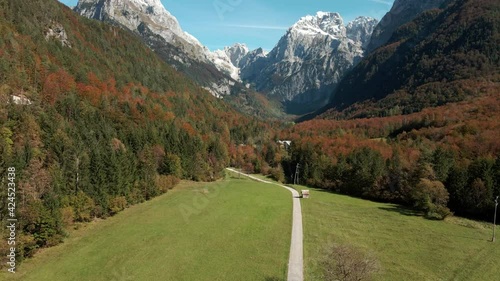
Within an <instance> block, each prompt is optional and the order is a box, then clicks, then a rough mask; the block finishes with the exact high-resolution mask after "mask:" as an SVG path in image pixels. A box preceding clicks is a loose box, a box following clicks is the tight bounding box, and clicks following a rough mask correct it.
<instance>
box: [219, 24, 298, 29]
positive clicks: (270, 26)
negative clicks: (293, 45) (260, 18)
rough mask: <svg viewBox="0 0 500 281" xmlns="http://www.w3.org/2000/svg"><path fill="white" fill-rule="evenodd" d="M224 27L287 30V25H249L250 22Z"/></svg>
mask: <svg viewBox="0 0 500 281" xmlns="http://www.w3.org/2000/svg"><path fill="white" fill-rule="evenodd" d="M223 26H224V27H236V28H249V29H272V30H287V29H288V27H285V26H275V25H249V24H225V25H223Z"/></svg>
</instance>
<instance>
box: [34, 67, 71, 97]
mask: <svg viewBox="0 0 500 281" xmlns="http://www.w3.org/2000/svg"><path fill="white" fill-rule="evenodd" d="M75 88H76V82H75V78H74V77H73V76H71V75H70V74H68V73H67V72H66V71H65V70H64V69H60V70H58V71H56V72H54V73H51V74H49V75H48V76H47V78H45V82H44V83H43V90H42V97H43V100H44V101H46V102H48V103H50V104H54V103H55V102H56V101H57V99H58V98H59V97H60V96H61V95H63V94H65V93H68V92H70V91H73V90H74V89H75Z"/></svg>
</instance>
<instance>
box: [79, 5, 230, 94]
mask: <svg viewBox="0 0 500 281" xmlns="http://www.w3.org/2000/svg"><path fill="white" fill-rule="evenodd" d="M74 10H75V11H76V12H77V13H79V14H81V15H83V16H85V17H88V18H92V19H97V20H101V21H106V22H111V23H113V24H118V25H121V26H123V27H125V28H127V29H129V30H131V31H133V32H134V33H136V34H139V35H140V36H141V37H142V39H143V40H144V41H145V42H146V43H147V44H148V46H150V47H151V48H152V49H153V50H155V51H156V52H157V53H158V54H159V55H160V56H161V57H162V58H163V59H164V60H165V61H167V62H168V63H169V64H171V65H173V66H174V67H176V68H177V69H178V70H180V71H181V72H184V73H186V74H187V75H188V76H189V77H190V78H191V79H193V80H195V81H196V82H197V83H198V84H200V85H201V86H203V87H204V88H206V89H207V90H209V91H210V92H211V93H212V94H213V95H215V96H217V97H221V96H224V95H229V94H231V93H234V92H238V91H239V89H238V85H237V83H236V82H237V80H238V79H239V76H238V71H237V70H236V69H235V67H234V66H233V65H232V64H231V63H230V62H228V61H226V60H225V58H224V57H223V56H222V57H221V54H220V53H219V52H214V53H212V52H210V50H208V48H206V47H205V46H203V45H202V44H201V43H200V42H199V41H198V40H197V39H196V38H195V37H193V36H192V35H190V34H189V33H187V32H185V31H183V30H182V28H181V26H180V24H179V22H178V21H177V19H176V18H175V17H174V16H173V15H171V14H170V13H169V12H168V11H167V10H166V9H165V7H164V6H163V4H162V3H161V1H160V0H80V1H79V2H78V5H77V6H76V7H75V8H74Z"/></svg>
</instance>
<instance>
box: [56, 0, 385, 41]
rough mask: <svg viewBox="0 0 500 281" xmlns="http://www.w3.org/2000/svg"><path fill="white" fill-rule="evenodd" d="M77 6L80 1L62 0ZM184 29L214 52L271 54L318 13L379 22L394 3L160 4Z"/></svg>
mask: <svg viewBox="0 0 500 281" xmlns="http://www.w3.org/2000/svg"><path fill="white" fill-rule="evenodd" d="M60 1H61V2H63V3H65V4H66V5H69V6H74V5H76V3H77V2H78V1H77V0H60ZM161 1H162V3H163V5H164V6H165V8H166V9H167V10H168V11H169V12H170V13H171V14H172V15H174V16H175V17H176V18H177V19H178V20H179V23H180V25H181V27H182V28H183V29H184V30H185V31H187V32H189V33H191V34H192V35H194V36H195V37H196V38H198V40H200V42H201V43H202V44H204V45H205V46H207V47H208V48H210V49H211V50H215V49H221V48H223V47H224V46H228V45H232V44H234V43H246V44H247V45H248V47H249V48H250V49H255V48H258V47H262V48H264V49H266V50H270V49H272V48H273V47H274V45H276V43H278V40H279V39H280V37H281V36H282V35H283V34H284V33H285V31H286V29H287V28H288V27H290V26H291V25H293V24H294V23H295V22H296V21H297V20H299V19H300V18H301V17H302V16H305V15H308V14H310V15H314V14H315V13H316V12H317V11H324V12H338V13H340V15H342V17H343V18H344V21H345V22H348V21H350V20H353V19H354V18H356V17H357V16H370V17H374V18H376V19H379V20H380V18H382V16H383V15H384V14H385V13H386V12H387V11H389V10H390V8H391V6H392V3H393V2H394V0H348V1H345V0H344V1H341V0H312V1H309V0H161Z"/></svg>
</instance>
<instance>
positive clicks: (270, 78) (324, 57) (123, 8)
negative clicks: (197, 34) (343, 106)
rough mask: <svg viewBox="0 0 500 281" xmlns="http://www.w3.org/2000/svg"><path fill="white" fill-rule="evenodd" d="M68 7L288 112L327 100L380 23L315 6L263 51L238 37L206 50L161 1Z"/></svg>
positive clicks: (101, 0)
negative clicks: (236, 41) (313, 11)
mask: <svg viewBox="0 0 500 281" xmlns="http://www.w3.org/2000/svg"><path fill="white" fill-rule="evenodd" d="M74 10H75V11H76V12H78V13H79V14H81V15H83V16H85V17H88V18H93V19H98V20H101V21H108V22H112V23H115V24H118V25H121V26H124V27H125V28H127V29H129V30H131V31H133V32H135V33H136V34H138V35H140V36H141V37H142V38H143V40H144V41H145V42H146V43H147V45H148V46H149V47H151V48H152V49H153V50H155V52H157V53H158V54H159V55H160V56H161V57H162V58H164V59H165V60H166V61H167V62H168V63H169V64H171V65H173V66H174V67H175V68H177V69H178V70H180V71H182V72H184V73H186V74H187V75H188V76H189V77H190V78H191V79H193V80H195V81H196V82H197V83H198V84H199V85H201V86H203V87H204V88H206V89H207V90H209V91H210V92H211V93H212V94H213V95H214V96H217V97H224V96H230V95H231V94H238V93H241V92H245V91H247V88H248V87H250V88H252V89H255V90H256V91H259V92H261V93H263V94H264V95H266V96H267V97H268V98H269V99H271V100H276V101H280V102H281V103H282V104H284V105H285V111H287V112H288V113H292V114H303V113H308V112H311V111H314V110H316V109H318V108H320V107H322V106H324V105H326V104H327V103H328V101H329V97H330V94H331V92H332V91H333V90H334V89H335V88H336V86H337V84H338V82H339V81H340V79H341V78H342V77H343V76H344V75H345V73H347V71H349V70H350V69H351V68H352V67H353V66H354V65H356V64H357V63H358V62H359V61H360V60H361V58H362V57H363V56H364V49H365V48H366V46H367V45H368V43H369V39H370V37H371V34H372V32H373V30H374V28H375V26H376V25H377V23H378V22H377V20H375V19H373V18H368V17H358V18H356V19H355V20H353V21H352V22H349V23H347V24H344V20H343V19H342V17H341V16H340V15H339V14H338V13H331V12H318V13H317V14H316V15H313V16H311V15H309V16H305V17H302V18H301V19H300V20H299V21H298V22H297V23H295V24H294V25H293V26H292V27H290V28H289V29H288V30H287V32H286V34H285V35H284V36H283V37H282V38H281V39H280V41H279V42H278V43H277V45H276V47H275V48H274V49H273V50H271V51H270V52H269V53H266V52H264V50H262V49H257V50H253V51H250V50H249V49H248V47H247V46H246V45H244V44H235V45H234V46H230V47H226V48H224V49H223V50H216V51H214V52H211V51H210V50H208V48H206V47H205V46H203V45H202V44H201V43H200V42H199V41H198V40H197V39H196V38H194V37H193V36H191V35H190V34H188V33H186V32H184V31H183V30H182V28H181V27H180V24H179V22H178V21H177V19H176V18H175V17H174V16H173V15H171V14H170V13H169V12H168V11H167V10H166V9H165V7H163V5H162V3H161V2H160V0H123V1H122V0H80V1H79V2H78V5H77V6H76V7H75V9H74ZM243 83H244V84H243Z"/></svg>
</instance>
